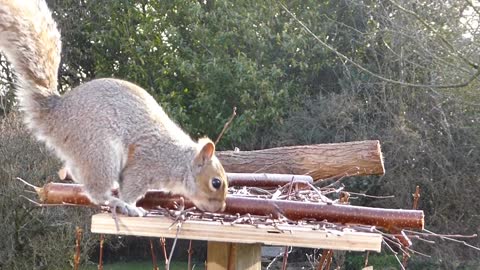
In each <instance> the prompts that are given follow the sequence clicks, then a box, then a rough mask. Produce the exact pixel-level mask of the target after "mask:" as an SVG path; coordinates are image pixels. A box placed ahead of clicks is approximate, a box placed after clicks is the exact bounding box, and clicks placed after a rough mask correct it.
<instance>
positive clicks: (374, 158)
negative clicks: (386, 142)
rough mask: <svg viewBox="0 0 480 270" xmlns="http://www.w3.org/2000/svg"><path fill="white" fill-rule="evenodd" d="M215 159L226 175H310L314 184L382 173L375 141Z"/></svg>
mask: <svg viewBox="0 0 480 270" xmlns="http://www.w3.org/2000/svg"><path fill="white" fill-rule="evenodd" d="M217 157H218V158H219V159H220V161H221V162H222V164H223V166H224V168H225V170H226V171H227V172H241V173H260V172H265V173H267V172H268V173H282V174H299V175H310V176H311V177H312V178H313V179H314V180H318V179H326V178H330V177H337V176H338V177H341V176H353V175H381V174H384V173H385V168H384V166H383V158H382V152H381V149H380V142H379V141H377V140H372V141H359V142H347V143H332V144H315V145H303V146H288V147H278V148H270V149H264V150H255V151H239V152H235V151H218V152H217Z"/></svg>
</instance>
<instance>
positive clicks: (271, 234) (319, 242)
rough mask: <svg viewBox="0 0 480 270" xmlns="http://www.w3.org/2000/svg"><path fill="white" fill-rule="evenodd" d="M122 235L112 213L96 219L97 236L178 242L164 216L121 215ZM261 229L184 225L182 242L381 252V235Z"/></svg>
mask: <svg viewBox="0 0 480 270" xmlns="http://www.w3.org/2000/svg"><path fill="white" fill-rule="evenodd" d="M118 223H119V227H120V228H119V231H117V228H116V226H115V221H114V220H113V218H112V215H111V214H109V213H102V214H96V215H93V216H92V227H91V230H92V232H93V233H104V234H120V235H136V236H150V237H167V238H175V234H176V226H172V227H171V228H170V229H169V227H170V226H171V225H172V220H171V219H169V218H166V217H162V216H147V217H126V216H121V215H118ZM277 228H278V229H281V230H282V231H283V232H281V231H279V230H278V229H276V228H274V227H272V226H265V225H259V226H258V227H255V226H252V225H245V224H235V225H231V224H230V223H224V224H221V223H220V222H208V221H196V220H187V221H185V222H184V223H183V225H182V228H181V230H180V233H179V234H178V238H180V239H192V240H205V241H216V242H231V243H244V244H265V245H278V246H295V247H309V248H322V249H334V250H352V251H367V250H370V251H377V252H380V249H381V243H382V236H381V235H380V234H378V233H363V232H351V231H344V232H342V231H333V230H329V231H325V230H314V229H313V226H293V225H278V226H277Z"/></svg>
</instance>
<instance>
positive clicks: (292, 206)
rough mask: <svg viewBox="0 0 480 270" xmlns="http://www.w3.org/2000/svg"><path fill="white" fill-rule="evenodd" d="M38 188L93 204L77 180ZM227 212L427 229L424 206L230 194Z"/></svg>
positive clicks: (47, 195)
mask: <svg viewBox="0 0 480 270" xmlns="http://www.w3.org/2000/svg"><path fill="white" fill-rule="evenodd" d="M37 192H38V193H39V197H40V200H41V201H42V203H44V204H62V203H72V204H87V205H88V204H91V203H90V201H89V199H88V197H87V196H86V195H85V193H84V192H83V191H82V186H81V185H77V184H60V183H49V184H47V185H45V186H44V187H43V188H38V189H37ZM178 201H179V197H178V196H172V195H169V194H166V193H163V192H160V191H149V192H147V194H145V196H144V197H143V198H142V199H141V200H139V201H138V202H137V206H140V207H143V208H145V209H152V208H155V207H157V206H160V207H163V208H170V209H173V208H174V205H175V203H176V202H178ZM184 201H185V207H187V208H189V207H193V206H194V205H193V203H192V202H191V201H189V200H188V199H185V200H184ZM225 213H229V214H237V213H239V214H253V215H265V216H268V215H272V216H279V215H283V216H285V217H287V218H289V219H291V220H300V219H314V220H318V221H322V220H327V221H329V222H333V223H341V224H360V225H369V226H378V227H383V228H385V229H387V230H401V229H406V228H411V229H423V226H424V214H423V211H421V210H401V209H384V208H372V207H361V206H350V205H338V204H324V203H310V202H297V201H287V200H269V199H258V198H249V197H239V196H232V195H229V196H227V201H226V209H225Z"/></svg>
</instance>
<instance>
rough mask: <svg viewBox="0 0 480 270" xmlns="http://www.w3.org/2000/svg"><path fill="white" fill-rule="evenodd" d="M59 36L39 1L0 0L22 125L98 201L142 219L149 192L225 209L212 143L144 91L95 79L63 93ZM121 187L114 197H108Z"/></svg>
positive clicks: (2, 38) (0, 31)
mask: <svg viewBox="0 0 480 270" xmlns="http://www.w3.org/2000/svg"><path fill="white" fill-rule="evenodd" d="M60 48H61V42H60V34H59V32H58V30H57V28H56V24H55V22H54V21H53V19H52V16H51V12H50V11H49V10H48V7H47V5H46V4H45V2H44V0H34V1H22V0H0V50H2V51H3V52H4V53H5V55H6V57H7V59H8V60H9V61H10V62H11V63H12V64H13V67H14V69H15V71H16V74H17V77H18V85H17V89H16V95H17V97H18V99H19V105H20V108H21V110H23V111H24V115H25V122H26V123H27V125H28V127H29V128H30V129H31V130H32V132H33V133H34V134H35V135H36V137H37V138H38V139H40V140H42V141H45V142H46V143H47V145H48V146H49V147H50V148H53V149H54V151H55V153H56V154H57V155H58V156H59V157H60V158H61V159H62V160H63V161H64V162H65V165H66V167H67V170H68V172H69V173H70V174H71V176H72V177H73V179H74V180H75V181H77V182H80V183H82V184H84V187H85V189H86V191H87V194H88V195H89V197H90V199H91V200H92V201H94V202H95V203H98V204H101V203H105V202H107V203H108V204H109V205H110V206H112V207H113V208H117V209H118V210H119V211H120V212H123V213H125V214H128V215H143V214H144V212H142V210H141V209H138V208H137V207H136V206H135V202H136V200H137V199H139V198H140V197H141V196H143V195H144V193H145V192H146V191H147V189H149V188H159V189H164V190H166V191H170V192H173V193H177V194H181V195H185V196H187V197H188V198H190V199H191V200H192V201H193V202H194V203H195V205H196V206H197V207H199V208H200V209H202V210H207V211H218V210H221V209H223V208H224V207H225V199H226V194H227V186H228V185H227V179H226V176H225V171H224V169H223V166H222V165H221V163H220V162H219V161H218V159H217V158H216V157H215V145H214V144H213V142H212V141H211V140H209V139H206V138H205V139H200V140H199V141H198V142H194V141H193V140H192V139H191V138H190V137H189V136H188V135H187V134H186V133H185V132H183V130H182V129H181V128H180V127H178V126H177V125H176V124H175V123H174V122H173V121H172V120H171V119H170V118H169V117H168V116H167V115H166V114H165V112H164V111H163V109H162V108H161V107H160V106H159V105H158V103H157V102H156V101H155V100H154V98H153V97H152V96H151V95H150V94H148V93H147V92H146V91H145V90H144V89H142V88H141V87H139V86H137V85H135V84H132V83H129V82H126V81H122V80H118V79H97V80H93V81H90V82H87V83H85V84H83V85H80V86H78V87H76V88H75V89H73V90H72V91H70V92H67V93H66V94H64V95H63V96H60V95H59V93H58V92H57V90H56V87H57V71H58V67H59V63H60ZM115 182H117V183H118V184H119V185H120V192H119V198H115V197H113V196H112V194H111V188H112V186H113V185H114V183H115Z"/></svg>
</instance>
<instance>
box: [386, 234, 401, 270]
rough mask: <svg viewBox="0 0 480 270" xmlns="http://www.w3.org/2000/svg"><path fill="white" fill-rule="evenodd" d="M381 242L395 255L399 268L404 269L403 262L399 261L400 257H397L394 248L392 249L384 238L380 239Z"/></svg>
mask: <svg viewBox="0 0 480 270" xmlns="http://www.w3.org/2000/svg"><path fill="white" fill-rule="evenodd" d="M382 242H383V243H384V244H385V245H386V246H387V247H388V249H389V250H390V251H391V252H392V253H393V255H394V256H395V259H396V260H397V262H398V264H399V265H400V268H401V269H402V270H405V267H403V264H402V262H401V261H400V259H399V258H398V257H397V254H398V253H397V252H395V250H393V249H392V247H391V246H390V245H389V244H388V243H387V242H386V241H385V240H382Z"/></svg>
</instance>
